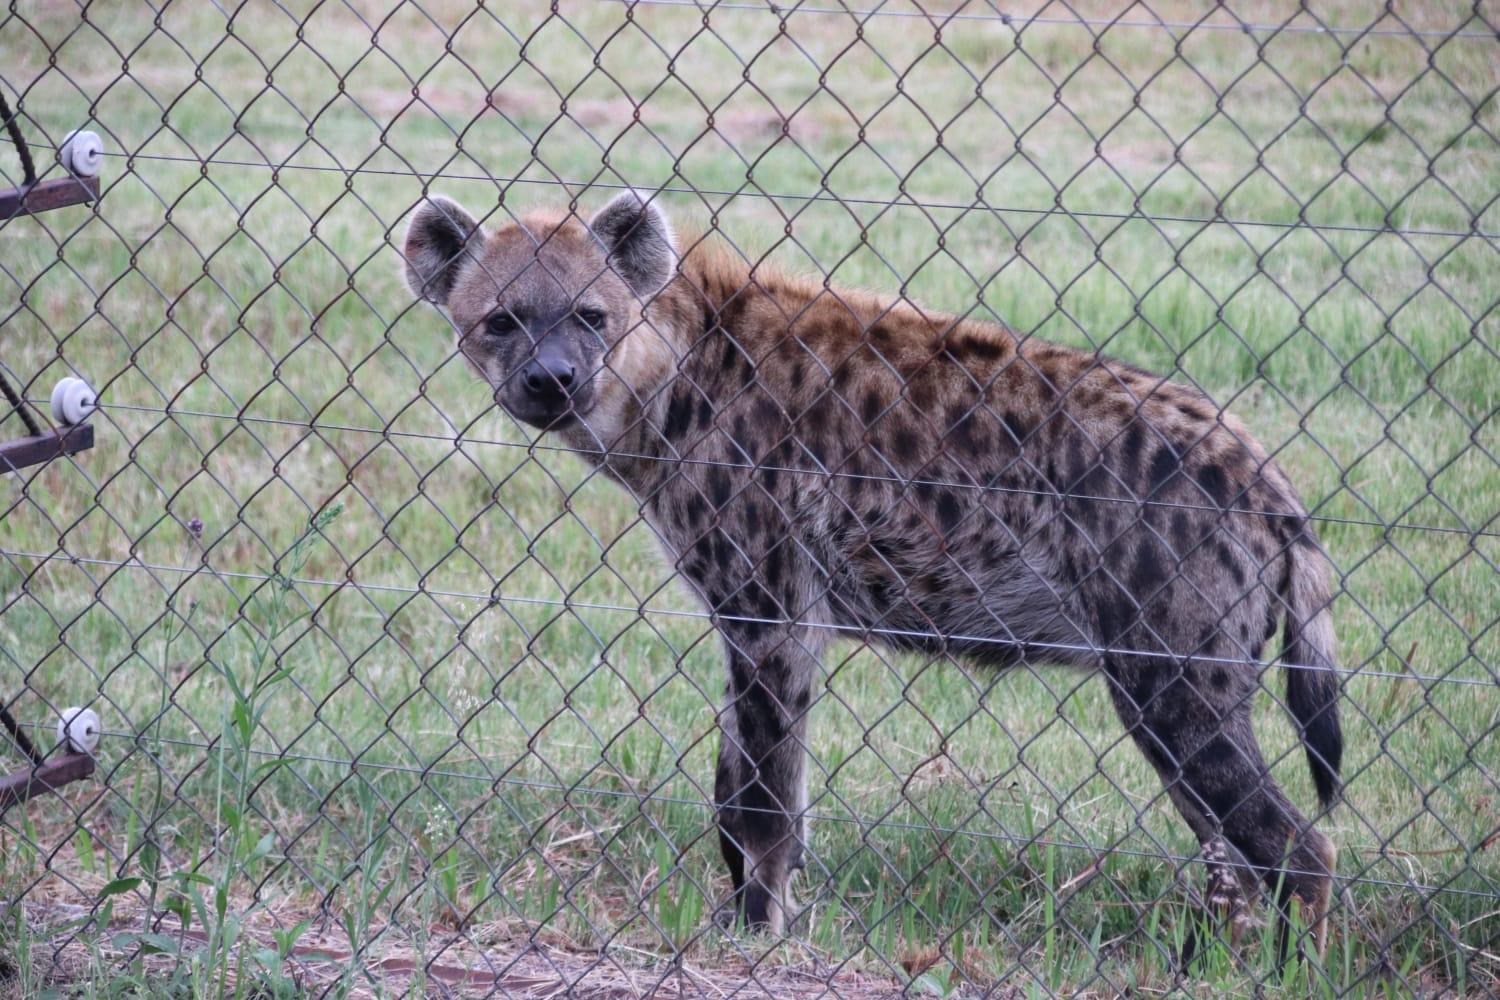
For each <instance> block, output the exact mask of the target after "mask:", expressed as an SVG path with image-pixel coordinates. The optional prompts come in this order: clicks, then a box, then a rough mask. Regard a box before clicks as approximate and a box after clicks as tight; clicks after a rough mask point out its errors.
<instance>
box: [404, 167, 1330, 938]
mask: <svg viewBox="0 0 1500 1000" xmlns="http://www.w3.org/2000/svg"><path fill="white" fill-rule="evenodd" d="M439 208H440V209H441V211H436V210H431V209H424V210H423V212H422V213H419V215H418V216H417V221H416V222H415V223H414V224H413V226H412V230H411V232H410V234H409V235H408V242H407V255H408V258H409V259H410V260H412V261H413V263H412V265H411V272H410V275H411V276H410V277H409V280H410V282H411V283H412V285H413V288H414V289H415V290H416V291H417V292H418V294H422V295H425V296H427V297H429V298H433V299H434V300H436V301H438V302H439V304H440V305H442V306H443V307H444V308H445V309H446V310H447V311H448V313H449V314H450V316H451V318H452V320H453V322H454V324H455V326H456V328H457V329H458V330H459V347H460V350H461V351H462V353H463V354H464V356H465V357H466V358H468V360H469V361H470V362H471V363H472V364H473V365H474V367H475V368H476V370H478V372H479V373H480V374H481V375H482V376H483V377H484V378H485V379H487V380H488V381H489V383H490V384H491V386H493V387H494V390H495V396H496V400H497V401H498V402H499V403H501V404H502V405H504V406H505V407H506V408H507V409H509V410H510V411H511V412H512V413H514V414H516V415H517V416H518V417H520V418H521V419H523V420H527V421H528V422H530V423H532V424H534V425H536V426H538V427H542V428H547V429H550V430H552V431H553V432H555V433H557V434H560V435H561V436H562V437H563V438H564V439H565V440H566V441H567V442H568V443H569V444H570V445H571V446H572V447H573V448H575V449H576V450H577V451H578V452H579V453H581V454H583V455H584V456H586V457H587V458H588V459H589V460H590V461H592V462H594V463H596V464H597V465H598V466H599V467H601V468H602V469H604V470H605V471H606V472H607V473H608V474H609V475H610V476H612V477H613V478H614V479H615V480H617V481H618V482H619V483H620V484H621V485H623V486H624V487H625V488H626V489H627V490H629V491H630V493H631V494H632V495H633V496H634V497H635V498H636V499H637V501H638V502H639V503H640V504H641V508H642V510H643V511H644V513H645V516H646V517H647V518H648V519H649V521H650V523H651V524H652V526H653V527H654V528H655V529H656V532H657V533H658V534H659V536H660V537H661V539H662V541H663V543H664V545H665V547H666V550H667V553H668V556H669V558H670V559H671V560H672V562H673V564H674V566H675V567H676V569H677V570H678V571H679V572H680V573H681V575H682V576H683V577H684V578H686V579H687V580H688V581H689V582H690V583H691V584H692V586H693V588H694V589H695V590H696V591H697V593H698V595H699V596H700V597H701V599H702V601H703V603H704V605H705V606H706V607H707V609H708V610H709V612H710V613H711V615H712V616H713V620H714V621H715V622H716V624H717V628H718V632H719V634H720V636H721V639H722V643H723V648H724V654H725V662H726V667H727V673H728V684H727V691H726V697H725V702H724V708H723V711H722V712H721V714H720V719H719V722H720V728H721V746H720V753H719V763H718V770H717V775H716V779H715V799H716V802H717V805H718V816H719V825H720V831H721V843H722V847H723V853H724V857H725V860H726V862H727V864H728V866H729V870H730V875H731V878H732V880H733V883H734V888H735V900H736V903H737V905H738V907H739V909H740V911H741V912H742V914H743V916H744V918H745V920H746V921H747V922H748V923H749V924H751V925H760V926H767V927H770V928H771V929H773V930H780V929H781V928H782V927H783V925H784V922H785V920H786V918H787V916H788V915H789V908H790V906H791V900H790V896H789V892H788V881H789V877H790V874H791V872H792V870H793V869H795V868H797V867H799V866H800V864H801V863H802V852H803V849H804V840H805V822H804V821H803V814H804V812H805V810H806V807H807V791H806V780H805V769H806V764H805V759H806V751H807V746H808V735H807V730H808V718H809V713H810V712H811V711H812V709H813V706H814V704H815V702H816V700H817V692H816V690H815V687H816V684H817V678H818V677H819V670H818V660H819V657H820V656H821V655H822V653H823V651H824V648H825V647H826V646H827V645H828V643H829V641H830V639H831V638H833V637H834V636H836V635H840V634H844V635H848V634H851V633H852V634H853V635H855V636H857V637H859V638H861V639H864V640H865V641H869V642H872V643H877V644H880V645H883V646H886V647H891V648H894V649H898V650H915V651H920V652H922V653H926V654H932V655H949V656H953V657H957V658H962V659H964V660H966V661H969V662H971V663H975V664H982V665H987V666H993V667H1008V666H1013V665H1015V664H1018V663H1038V662H1045V663H1057V664H1068V665H1072V666H1074V667H1080V668H1084V669H1088V670H1092V671H1097V672H1099V673H1101V674H1102V675H1103V676H1104V678H1105V682H1106V683H1107V684H1108V686H1109V691H1110V695H1111V698H1112V699H1113V702H1114V705H1115V707H1116V709H1117V711H1118V713H1119V716H1120V719H1121V721H1122V722H1123V723H1124V725H1125V728H1126V730H1127V731H1128V732H1129V733H1130V735H1131V737H1132V738H1133V739H1134V741H1135V743H1136V744H1137V745H1138V746H1139V748H1140V749H1141V751H1142V752H1143V753H1144V754H1145V756H1146V757H1147V759H1148V760H1149V761H1150V762H1151V764H1152V766H1153V767H1154V768H1155V769H1156V771H1157V772H1158V774H1159V775H1160V777H1161V779H1162V781H1163V783H1164V785H1165V787H1166V790H1167V794H1168V795H1169V796H1170V798H1171V800H1172V802H1173V803H1174V804H1175V805H1176V806H1177V808H1178V809H1179V811H1180V812H1181V813H1182V815H1183V817H1184V818H1185V819H1186V821H1187V823H1188V824H1189V826H1190V827H1191V828H1192V830H1193V832H1194V833H1195V834H1196V835H1197V837H1198V838H1199V840H1200V842H1201V843H1202V844H1204V845H1218V846H1215V847H1214V851H1216V852H1217V853H1215V854H1214V855H1213V857H1214V858H1215V863H1220V862H1221V860H1222V855H1223V851H1224V849H1226V848H1225V847H1224V845H1227V849H1229V850H1232V853H1233V856H1234V857H1235V858H1237V859H1238V860H1239V864H1240V867H1241V869H1242V870H1243V871H1244V872H1246V873H1247V875H1248V876H1249V877H1251V878H1254V877H1256V876H1258V877H1259V878H1260V879H1262V880H1263V881H1264V882H1265V884H1267V885H1269V886H1273V887H1274V886H1279V887H1280V888H1281V892H1282V895H1281V896H1280V897H1279V898H1278V899H1277V905H1278V907H1280V908H1281V909H1282V910H1283V911H1285V910H1286V909H1288V908H1289V907H1290V905H1291V904H1292V902H1294V901H1295V902H1296V903H1297V904H1298V905H1300V906H1301V907H1302V908H1303V909H1304V911H1305V913H1304V917H1305V919H1307V921H1308V923H1309V925H1310V927H1311V929H1312V934H1313V938H1314V940H1315V942H1316V943H1317V944H1318V945H1319V946H1320V947H1321V944H1322V941H1323V934H1324V925H1325V921H1324V916H1325V914H1326V911H1327V908H1328V903H1329V899H1330V887H1331V873H1332V870H1333V863H1334V850H1333V846H1332V843H1331V842H1330V841H1329V840H1328V839H1327V838H1326V837H1325V836H1324V835H1323V834H1321V833H1319V832H1318V831H1317V830H1315V829H1313V828H1312V826H1311V825H1310V823H1309V821H1308V820H1307V819H1306V818H1305V817H1304V816H1303V814H1302V813H1300V812H1299V811H1298V810H1297V808H1296V807H1295V806H1294V805H1293V804H1292V803H1291V802H1290V801H1289V800H1288V798H1287V797H1286V795H1285V794H1284V793H1283V792H1282V790H1281V788H1280V787H1279V786H1278V785H1277V783H1276V782H1275V781H1274V780H1273V779H1272V778H1271V776H1270V775H1269V773H1268V770H1267V766H1266V763H1265V761H1264V759H1263V758H1262V755H1261V751H1260V748H1259V745H1258V743H1257V741H1256V738H1255V734H1254V733H1253V731H1252V730H1251V725H1250V702H1251V699H1252V698H1253V696H1254V694H1255V692H1256V691H1257V690H1258V688H1259V685H1260V673H1261V666H1260V661H1261V657H1262V654H1263V652H1264V649H1265V645H1266V643H1267V642H1268V641H1269V640H1270V639H1271V637H1272V636H1273V634H1274V631H1275V629H1276V627H1277V625H1278V622H1280V621H1283V620H1284V621H1285V630H1286V644H1285V649H1284V655H1285V659H1286V662H1287V663H1288V665H1289V666H1288V670H1287V692H1288V693H1287V705H1288V707H1289V708H1290V710H1291V712H1292V714H1293V716H1294V717H1295V719H1296V721H1297V723H1298V725H1299V731H1300V735H1301V737H1302V740H1303V743H1304V745H1305V747H1306V750H1307V754H1308V758H1309V761H1310V763H1311V765H1312V770H1313V774H1314V777H1315V778H1316V784H1317V788H1318V792H1319V795H1320V797H1321V798H1322V800H1323V801H1324V802H1325V803H1328V802H1330V801H1331V800H1332V798H1333V797H1334V795H1335V794H1336V791H1337V780H1338V777H1337V776H1338V764H1339V757H1340V753H1341V742H1342V741H1341V736H1340V732H1339V724H1338V714H1337V694H1338V686H1337V683H1336V678H1335V674H1334V673H1333V672H1332V671H1331V670H1330V669H1328V668H1330V667H1331V666H1332V665H1333V662H1334V659H1333V658H1334V637H1333V631H1332V626H1331V621H1330V618H1329V615H1328V613H1327V610H1326V606H1327V604H1328V601H1329V591H1328V585H1327V574H1326V567H1325V565H1324V557H1323V555H1322V552H1321V550H1320V548H1319V546H1318V543H1317V540H1316V538H1315V536H1314V533H1313V529H1312V527H1311V526H1310V525H1309V523H1308V521H1307V515H1306V511H1305V509H1304V508H1303V506H1302V504H1301V501H1300V500H1299V499H1298V497H1297V494H1296V491H1295V490H1294V489H1293V488H1292V486H1291V484H1290V483H1289V482H1288V481H1287V479H1286V477H1285V475H1284V474H1283V473H1282V471H1281V470H1280V468H1279V467H1278V466H1277V465H1276V463H1275V462H1274V461H1272V460H1271V458H1270V457H1269V456H1268V455H1267V453H1266V451H1265V449H1264V448H1263V447H1262V446H1261V445H1260V444H1259V443H1258V442H1257V441H1256V440H1255V439H1254V438H1253V437H1252V436H1251V435H1250V433H1249V432H1248V430H1247V429H1246V428H1245V427H1244V425H1242V424H1241V423H1240V422H1239V421H1238V420H1237V419H1236V418H1235V417H1233V416H1232V415H1230V414H1228V413H1226V412H1224V411H1223V410H1221V409H1220V408H1219V407H1217V406H1215V405H1214V404H1213V403H1212V401H1210V400H1209V399H1208V398H1207V397H1206V396H1204V395H1203V394H1202V393H1201V392H1198V391H1196V390H1194V389H1191V388H1188V387H1185V386H1182V385H1178V384H1175V383H1172V382H1169V381H1166V380H1163V379H1161V378H1159V377H1158V376H1155V375H1152V374H1150V373H1148V372H1145V371H1142V370H1141V369H1139V368H1135V367H1133V366H1131V365H1128V364H1124V363H1121V362H1118V361H1114V360H1112V359H1110V358H1107V357H1104V356H1101V355H1096V354H1091V353H1087V352H1084V351H1079V350H1074V349H1072V348H1068V347H1063V346H1059V345H1056V344H1050V343H1046V342H1043V341H1040V340H1035V339H1023V338H1019V337H1017V336H1015V335H1014V334H1012V333H1011V332H1010V331H1008V330H1006V329H1005V328H1003V327H1001V326H999V325H996V324H992V323H985V322H976V321H973V320H969V319H963V318H957V317H954V316H950V315H947V314H942V313H936V312H931V311H927V310H925V309H922V308H920V307H918V306H915V305H912V304H910V303H907V302H905V301H897V300H892V299H888V298H883V297H880V296H876V295H871V294H867V293H862V292H852V291H844V290H837V289H832V288H828V287H825V286H823V285H821V284H815V283H812V282H808V281H806V280H802V279H799V278H796V277H791V276H787V275H783V274H778V273H776V272H774V271H770V270H767V269H765V268H762V267H756V268H754V269H753V270H752V269H751V268H750V267H749V266H748V265H747V264H746V263H745V262H744V261H743V260H742V259H741V258H739V257H738V256H735V255H732V254H729V253H727V252H724V251H723V250H722V249H720V248H719V247H718V246H717V244H715V243H714V242H713V241H712V240H694V241H690V242H688V243H687V244H686V251H685V252H681V253H679V249H678V248H677V247H676V246H675V245H674V244H673V239H672V235H671V233H672V229H671V227H670V226H669V225H667V223H666V220H665V218H664V217H662V216H661V215H660V213H659V212H657V210H656V209H655V207H654V206H651V205H649V204H647V202H646V200H645V199H644V198H642V197H640V196H637V195H635V194H633V193H627V194H625V195H623V196H621V198H620V199H617V200H616V201H615V202H614V203H612V204H611V205H610V206H608V207H606V208H605V209H604V210H603V211H602V212H601V213H600V214H599V215H598V216H596V217H595V219H594V220H593V221H592V223H585V222H583V221H581V220H579V219H578V218H576V217H573V216H552V217H536V218H529V219H526V220H524V221H523V222H520V223H516V222H507V223H506V224H504V225H502V226H500V227H499V228H497V229H496V231H495V232H493V233H491V234H488V235H486V234H485V233H484V232H483V231H482V229H480V227H479V225H478V224H477V223H476V222H474V220H472V219H470V218H469V217H468V216H466V215H464V216H463V217H462V218H458V219H456V220H455V217H454V214H453V213H454V210H455V209H456V206H453V205H452V204H451V203H446V202H445V203H442V204H441V205H440V206H439ZM459 211H460V212H461V210H459ZM424 218H425V219H429V220H431V221H430V222H429V223H424V222H423V219H424ZM444 239H446V241H447V242H446V243H444V242H443V241H444ZM632 241H636V242H632ZM434 246H447V247H449V248H450V249H452V251H453V256H452V259H451V260H450V261H438V262H434V260H433V254H432V247H434ZM440 294H443V295H444V296H445V297H442V298H438V296H439V295H440ZM579 303H588V304H590V308H593V309H597V310H598V311H600V312H602V313H603V315H604V320H603V321H602V322H601V323H600V324H598V325H599V326H600V327H601V328H600V329H598V330H594V329H592V326H591V328H590V330H589V331H588V332H587V333H586V334H585V333H583V332H581V331H580V323H579V322H578V321H577V319H576V315H577V310H578V309H579ZM497 311H504V312H506V313H507V314H509V315H513V316H519V317H521V320H522V322H521V324H520V327H519V328H517V329H511V331H510V332H509V333H507V334H504V335H496V334H495V333H494V332H493V331H492V330H491V329H490V326H489V324H490V321H491V317H493V316H494V315H495V314H496V313H497ZM558 345H562V346H558ZM547 352H551V353H550V354H548V357H551V358H553V359H554V360H555V359H556V358H558V357H563V358H565V359H571V360H567V365H568V366H571V365H573V364H575V363H576V365H577V366H578V368H579V369H581V370H583V371H585V372H588V373H590V374H589V377H588V379H587V382H586V384H580V385H571V384H570V385H569V386H568V387H566V390H565V391H561V390H560V391H553V392H551V395H550V396H548V399H549V400H550V403H549V404H548V405H549V407H550V408H547V409H543V410H541V411H538V410H537V407H536V405H533V404H534V403H535V400H531V402H528V399H530V398H531V397H529V396H528V395H527V394H528V393H533V394H534V393H535V392H536V391H537V390H536V389H535V386H534V385H533V387H532V388H531V389H527V388H526V387H524V386H521V385H519V383H518V379H519V378H520V375H519V374H518V373H520V372H522V371H523V369H524V368H525V365H526V364H528V363H531V361H534V359H536V358H537V357H540V356H541V355H543V354H544V353H547ZM528 359H531V361H529V360H528ZM551 363H552V362H549V364H551ZM548 370H549V371H550V370H552V369H550V368H549V369H548ZM553 388H556V387H553ZM1219 883H1220V884H1221V885H1227V884H1230V883H1228V882H1225V881H1224V880H1223V879H1222V878H1221V879H1220V880H1219ZM1218 895H1222V892H1220V893H1218ZM1218 905H1220V906H1221V907H1222V906H1223V905H1224V904H1223V900H1222V899H1220V900H1218Z"/></svg>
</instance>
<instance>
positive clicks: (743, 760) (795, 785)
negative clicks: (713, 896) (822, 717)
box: [714, 623, 817, 934]
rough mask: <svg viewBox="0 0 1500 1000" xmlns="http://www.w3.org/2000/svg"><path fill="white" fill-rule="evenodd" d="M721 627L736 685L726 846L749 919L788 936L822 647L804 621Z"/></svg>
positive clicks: (723, 753)
mask: <svg viewBox="0 0 1500 1000" xmlns="http://www.w3.org/2000/svg"><path fill="white" fill-rule="evenodd" d="M723 632H724V639H725V645H726V647H727V650H728V659H729V685H728V691H727V697H726V703H725V706H724V711H723V712H722V713H721V715H720V717H719V727H720V737H719V738H720V744H719V767H718V775H717V777H716V780H715V782H714V786H715V788H714V798H715V800H716V804H717V806H718V817H719V844H720V847H721V848H722V849H723V851H724V860H725V862H726V863H727V864H728V866H729V874H730V878H731V879H732V880H733V882H734V889H735V897H736V899H737V901H738V910H739V913H740V915H741V916H742V917H743V918H744V922H745V925H746V926H747V927H748V928H750V929H752V930H768V931H770V932H771V933H773V934H780V933H781V932H782V931H783V930H785V927H786V918H787V914H788V911H789V909H790V907H791V898H790V895H789V883H790V880H791V873H792V871H793V870H794V869H795V868H799V867H801V866H802V863H803V862H802V856H803V843H802V840H803V832H804V823H805V816H804V814H805V812H806V809H807V785H806V762H807V745H806V733H807V714H808V709H809V706H810V703H811V691H812V682H813V678H814V677H815V676H816V674H817V655H816V649H815V648H814V647H813V642H814V639H813V636H812V635H811V630H809V629H807V628H805V627H803V628H794V627H790V626H784V625H780V624H743V623H733V624H728V625H725V626H724V627H723Z"/></svg>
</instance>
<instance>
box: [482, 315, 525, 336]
mask: <svg viewBox="0 0 1500 1000" xmlns="http://www.w3.org/2000/svg"><path fill="white" fill-rule="evenodd" d="M516 326H517V324H516V318H515V317H514V316H512V315H511V314H510V313H508V312H504V311H501V312H497V313H495V315H493V316H491V317H490V318H489V319H487V320H485V321H484V329H485V332H486V333H489V334H493V335H494V336H496V337H503V336H505V335H506V334H508V333H514V332H515V330H516Z"/></svg>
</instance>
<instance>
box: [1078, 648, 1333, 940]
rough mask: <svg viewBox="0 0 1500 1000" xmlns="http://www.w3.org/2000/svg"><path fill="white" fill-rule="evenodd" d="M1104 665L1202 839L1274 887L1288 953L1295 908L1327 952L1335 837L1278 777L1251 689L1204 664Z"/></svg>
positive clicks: (1131, 722) (1134, 732) (1139, 660)
mask: <svg viewBox="0 0 1500 1000" xmlns="http://www.w3.org/2000/svg"><path fill="white" fill-rule="evenodd" d="M1105 669H1106V673H1107V674H1108V676H1109V682H1110V696H1111V698H1112V699H1113V701H1114V703H1115V708H1116V710H1117V711H1118V713H1119V715H1120V720H1121V722H1123V723H1124V726H1125V729H1126V730H1127V731H1128V732H1129V733H1130V735H1131V737H1132V739H1134V741H1135V743H1136V745H1137V746H1139V747H1140V749H1141V752H1142V753H1143V754H1145V756H1146V758H1147V759H1148V760H1149V761H1150V762H1151V765H1152V767H1154V768H1155V770H1156V772H1157V774H1158V775H1159V776H1160V778H1161V780H1162V784H1163V785H1165V787H1166V790H1167V793H1168V795H1169V796H1170V797H1171V799H1172V802H1173V804H1174V805H1176V806H1177V809H1178V811H1179V812H1180V813H1182V816H1183V818H1184V819H1185V820H1186V821H1187V823H1188V825H1189V826H1190V827H1192V829H1193V832H1194V833H1195V834H1197V836H1198V840H1199V842H1200V843H1202V844H1211V843H1213V842H1214V841H1216V840H1221V841H1223V842H1224V844H1225V845H1226V846H1228V847H1231V848H1233V852H1234V854H1236V855H1238V858H1236V859H1234V860H1236V861H1237V860H1238V859H1243V861H1244V863H1245V864H1246V865H1247V866H1248V868H1249V869H1250V870H1251V871H1253V872H1255V874H1257V875H1258V876H1259V877H1260V880H1261V881H1262V882H1263V884H1264V885H1265V887H1266V889H1268V890H1270V892H1271V893H1272V896H1273V899H1274V902H1275V905H1276V908H1277V911H1278V917H1279V920H1278V941H1279V946H1280V949H1281V951H1282V953H1283V954H1285V952H1286V950H1287V946H1288V944H1289V943H1290V934H1289V931H1290V930H1291V919H1292V916H1293V914H1294V911H1295V915H1296V917H1297V919H1299V920H1300V923H1301V929H1302V930H1303V932H1305V933H1306V935H1307V936H1308V938H1310V940H1311V943H1312V945H1313V948H1314V949H1315V950H1316V951H1317V952H1318V953H1319V954H1321V953H1322V951H1323V948H1324V945H1325V943H1326V935H1327V923H1328V922H1327V916H1328V910H1329V906H1330V903H1331V900H1332V892H1333V863H1334V849H1333V844H1332V842H1331V841H1330V840H1329V839H1328V838H1327V837H1325V836H1324V835H1323V834H1321V833H1320V832H1318V831H1317V830H1315V829H1313V828H1312V825H1311V824H1310V823H1309V822H1308V820H1307V818H1306V817H1304V816H1303V815H1302V814H1301V813H1300V812H1298V810H1297V807H1296V806H1294V805H1292V803H1291V801H1290V800H1289V799H1288V798H1287V797H1286V793H1285V792H1283V791H1282V789H1281V786H1280V785H1278V784H1277V783H1276V781H1275V779H1274V778H1272V777H1271V774H1270V771H1269V769H1268V768H1267V766H1266V762H1265V758H1264V757H1263V755H1262V754H1261V750H1260V744H1259V743H1258V742H1257V741H1256V738H1255V732H1254V730H1253V729H1252V728H1251V725H1250V709H1249V700H1248V697H1246V696H1245V694H1246V692H1243V691H1239V690H1236V689H1235V684H1234V680H1235V678H1233V677H1232V676H1230V675H1225V679H1224V680H1223V681H1221V683H1220V684H1217V685H1216V684H1215V683H1214V680H1213V679H1212V677H1211V676H1210V675H1207V674H1206V672H1205V670H1204V669H1203V667H1202V666H1201V665H1200V664H1198V663H1196V662H1189V663H1186V664H1182V663H1178V664H1175V665H1172V664H1165V663H1163V662H1161V658H1152V657H1119V658H1114V659H1112V660H1111V661H1109V662H1107V663H1106V665H1105ZM1210 669H1211V668H1210ZM1241 683H1242V686H1243V684H1244V683H1245V681H1243V680H1242V682H1241Z"/></svg>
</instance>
